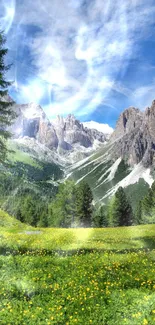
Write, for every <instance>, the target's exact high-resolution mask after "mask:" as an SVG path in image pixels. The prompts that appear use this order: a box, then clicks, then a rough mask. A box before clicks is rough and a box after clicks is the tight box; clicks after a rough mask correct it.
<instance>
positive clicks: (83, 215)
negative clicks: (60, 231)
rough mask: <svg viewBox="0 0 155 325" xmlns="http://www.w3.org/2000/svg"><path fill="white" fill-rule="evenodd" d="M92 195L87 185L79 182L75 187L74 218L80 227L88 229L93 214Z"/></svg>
mask: <svg viewBox="0 0 155 325" xmlns="http://www.w3.org/2000/svg"><path fill="white" fill-rule="evenodd" d="M92 202H93V194H92V191H91V188H90V186H89V184H88V183H86V182H81V183H80V184H78V186H77V187H76V218H77V222H78V223H79V224H80V225H81V226H82V227H90V226H91V223H92V213H93V206H92Z"/></svg>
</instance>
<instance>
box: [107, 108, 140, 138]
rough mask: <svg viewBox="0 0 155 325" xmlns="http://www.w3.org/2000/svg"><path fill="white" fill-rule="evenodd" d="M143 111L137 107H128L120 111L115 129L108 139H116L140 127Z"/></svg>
mask: <svg viewBox="0 0 155 325" xmlns="http://www.w3.org/2000/svg"><path fill="white" fill-rule="evenodd" d="M142 121H143V113H142V112H140V110H139V109H137V108H134V107H130V108H128V109H126V110H125V111H124V112H123V113H121V115H120V117H119V120H118V122H117V124H116V129H115V131H114V132H113V133H112V135H111V137H110V141H112V142H113V141H116V140H118V139H120V138H122V137H123V136H124V135H126V134H127V133H130V132H132V131H134V130H137V129H139V128H140V127H141V125H142Z"/></svg>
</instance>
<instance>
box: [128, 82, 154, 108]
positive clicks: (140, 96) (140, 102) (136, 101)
mask: <svg viewBox="0 0 155 325" xmlns="http://www.w3.org/2000/svg"><path fill="white" fill-rule="evenodd" d="M131 98H132V102H133V105H135V106H138V107H139V108H140V109H145V108H146V107H148V106H150V105H151V102H152V101H153V100H154V99H155V80H154V81H153V82H152V83H151V84H149V85H146V86H142V87H138V88H137V89H135V91H134V92H133V94H132V97H131Z"/></svg>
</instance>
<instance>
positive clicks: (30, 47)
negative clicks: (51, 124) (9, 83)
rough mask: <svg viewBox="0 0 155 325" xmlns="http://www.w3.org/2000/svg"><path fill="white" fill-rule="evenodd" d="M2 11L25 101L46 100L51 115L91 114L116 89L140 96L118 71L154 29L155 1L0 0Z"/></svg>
mask: <svg viewBox="0 0 155 325" xmlns="http://www.w3.org/2000/svg"><path fill="white" fill-rule="evenodd" d="M1 9H3V10H1ZM0 11H1V12H2V14H1V16H2V17H1V21H2V26H3V28H5V30H6V32H7V33H8V44H10V47H11V48H10V51H11V52H10V53H11V55H12V59H13V60H14V61H15V62H16V64H15V65H14V69H13V70H12V73H14V75H12V79H14V80H15V86H16V89H18V99H21V101H22V100H24V101H27V102H28V101H32V100H34V101H36V102H37V103H38V102H42V103H44V108H45V109H46V110H47V112H48V115H49V116H51V117H53V116H54V115H56V114H58V113H59V114H67V113H70V112H73V113H75V114H77V115H79V116H80V115H85V114H86V115H88V114H89V113H92V112H93V111H94V110H95V109H96V107H97V106H98V105H99V104H101V103H104V102H105V101H106V100H107V98H108V95H109V93H110V91H111V90H112V89H113V90H115V91H116V92H118V93H121V94H123V95H124V96H127V97H129V96H132V97H133V98H134V96H135V97H136V96H137V97H138V96H139V98H140V95H139V94H140V89H139V93H138V90H137V94H138V95H137V94H136V91H135V94H134V95H132V94H131V90H130V89H128V88H127V87H125V86H124V85H123V84H122V83H121V80H119V74H120V71H121V73H124V72H125V71H126V69H127V67H128V64H129V63H130V60H131V59H133V58H136V57H137V55H138V50H139V48H138V42H139V40H140V39H142V38H143V37H144V35H145V36H146V35H147V34H148V33H150V26H151V24H152V22H153V20H154V14H155V3H154V1H152V0H148V1H147V5H146V1H144V0H134V1H131V0H126V1H123V0H122V1H120V0H116V1H113V0H107V1H106V2H104V4H103V0H94V1H92V0H89V1H88V0H68V1H63V0H52V1H50V0H44V1H42V0H36V1H32V0H23V1H19V0H16V1H15V0H10V1H9V0H1V3H0ZM28 27H29V28H28ZM15 48H16V49H17V50H16V51H15V50H14V49H15ZM20 53H21V56H20ZM142 88H143V87H142ZM145 90H147V89H145ZM141 91H142V89H141ZM148 91H151V90H148Z"/></svg>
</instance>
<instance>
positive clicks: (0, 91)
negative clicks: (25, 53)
mask: <svg viewBox="0 0 155 325" xmlns="http://www.w3.org/2000/svg"><path fill="white" fill-rule="evenodd" d="M5 42H6V40H5V37H4V34H3V33H2V32H0V163H4V162H5V160H6V157H7V152H8V150H7V145H6V140H7V139H8V138H9V137H10V136H11V134H10V132H8V131H6V127H7V126H9V125H11V122H12V119H13V118H15V114H14V112H13V110H12V103H11V101H9V100H8V99H7V98H8V89H7V88H8V87H9V86H10V85H11V83H10V82H8V81H6V79H5V73H6V72H7V71H8V69H9V68H10V66H6V65H5V62H4V60H5V56H6V54H7V52H8V50H7V49H6V48H4V44H5Z"/></svg>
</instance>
